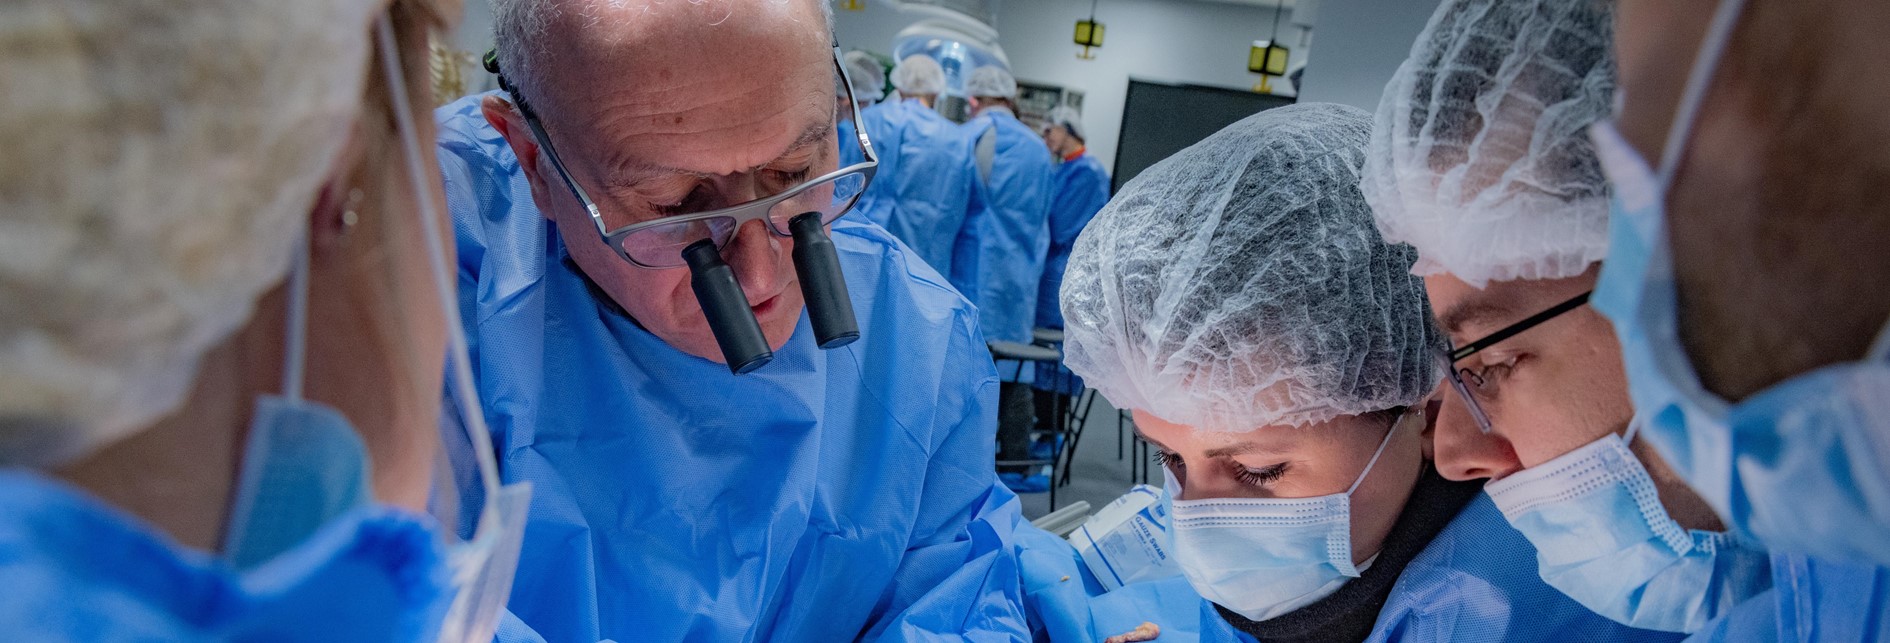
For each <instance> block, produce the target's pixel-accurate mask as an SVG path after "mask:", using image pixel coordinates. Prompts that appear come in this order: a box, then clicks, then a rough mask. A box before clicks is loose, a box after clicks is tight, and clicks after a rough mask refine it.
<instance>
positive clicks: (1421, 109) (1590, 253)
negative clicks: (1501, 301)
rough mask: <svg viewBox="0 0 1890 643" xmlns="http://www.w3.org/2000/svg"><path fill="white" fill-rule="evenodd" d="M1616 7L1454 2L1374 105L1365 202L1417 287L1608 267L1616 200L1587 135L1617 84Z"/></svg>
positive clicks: (1577, 1) (1534, 0)
mask: <svg viewBox="0 0 1890 643" xmlns="http://www.w3.org/2000/svg"><path fill="white" fill-rule="evenodd" d="M1612 5H1613V3H1611V2H1596V1H1589V0H1573V1H1570V0H1520V1H1519V0H1447V1H1446V2H1444V4H1443V5H1442V6H1440V7H1439V8H1438V10H1437V13H1436V14H1435V15H1433V16H1431V21H1430V24H1429V25H1427V26H1426V27H1425V28H1424V32H1423V33H1422V34H1420V35H1419V36H1418V39H1417V44H1415V45H1413V46H1412V48H1411V56H1410V58H1408V59H1406V60H1405V61H1404V64H1403V65H1402V66H1400V67H1399V68H1398V71H1397V73H1396V74H1395V75H1393V77H1392V80H1391V83H1390V84H1389V85H1388V86H1386V88H1385V93H1384V96H1383V98H1381V99H1380V100H1381V102H1380V104H1379V106H1378V114H1377V120H1376V122H1375V124H1374V128H1373V131H1372V144H1371V150H1370V153H1368V154H1367V155H1366V158H1367V159H1370V163H1369V164H1368V165H1367V167H1366V171H1365V182H1364V185H1363V190H1364V192H1365V198H1366V199H1367V200H1368V201H1370V202H1371V204H1372V207H1373V209H1374V210H1375V211H1376V213H1377V216H1378V226H1379V229H1380V230H1381V231H1383V232H1384V234H1385V238H1387V239H1390V240H1391V241H1393V242H1403V243H1409V244H1411V245H1413V246H1416V247H1417V249H1418V255H1419V257H1420V258H1419V264H1418V266H1417V271H1418V273H1419V274H1433V273H1436V272H1449V273H1451V274H1453V275H1455V276H1456V277H1457V278H1459V279H1462V280H1464V281H1466V282H1468V283H1471V284H1473V285H1476V286H1478V287H1481V286H1483V285H1484V284H1485V283H1487V282H1488V281H1492V280H1494V281H1503V280H1510V279H1554V278H1560V277H1569V276H1574V275H1577V274H1580V273H1581V272H1582V271H1584V270H1587V268H1588V266H1589V265H1590V264H1592V263H1594V262H1596V261H1599V260H1601V258H1602V257H1603V256H1604V255H1606V254H1607V249H1608V243H1607V241H1608V221H1607V219H1608V187H1607V182H1606V181H1605V180H1603V178H1602V174H1601V167H1600V164H1599V162H1598V161H1597V160H1596V157H1595V150H1594V145H1593V144H1592V143H1591V142H1590V141H1589V139H1588V136H1587V130H1588V126H1589V125H1590V124H1592V123H1594V122H1595V121H1596V120H1599V119H1601V118H1605V117H1607V115H1608V114H1609V113H1610V107H1611V105H1612V100H1613V94H1614V86H1615V73H1614V61H1613V58H1612V57H1611V54H1610V53H1609V47H1610V43H1611V40H1612V33H1613V32H1612V21H1613V16H1612V9H1611V7H1612Z"/></svg>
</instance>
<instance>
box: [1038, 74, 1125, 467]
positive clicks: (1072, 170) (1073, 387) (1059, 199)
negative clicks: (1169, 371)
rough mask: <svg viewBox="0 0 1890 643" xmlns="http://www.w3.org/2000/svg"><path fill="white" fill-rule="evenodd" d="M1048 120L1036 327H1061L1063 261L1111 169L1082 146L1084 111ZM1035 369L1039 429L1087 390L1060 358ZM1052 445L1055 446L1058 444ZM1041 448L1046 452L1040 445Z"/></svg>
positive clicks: (1061, 112) (1099, 200) (1062, 112)
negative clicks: (1048, 188) (1045, 227)
mask: <svg viewBox="0 0 1890 643" xmlns="http://www.w3.org/2000/svg"><path fill="white" fill-rule="evenodd" d="M1049 120H1050V127H1049V130H1048V131H1046V132H1044V137H1043V140H1044V144H1045V145H1048V146H1049V147H1050V153H1051V154H1054V155H1055V156H1056V157H1057V158H1058V159H1059V161H1058V162H1057V173H1056V191H1055V192H1053V193H1052V196H1051V198H1050V250H1049V252H1048V253H1047V254H1046V255H1045V256H1044V260H1043V280H1042V282H1040V283H1039V284H1038V286H1037V327H1038V328H1050V329H1055V330H1062V329H1063V311H1062V310H1061V309H1060V308H1058V306H1057V291H1058V290H1060V289H1062V287H1063V267H1064V266H1066V265H1068V264H1069V262H1070V248H1071V247H1073V246H1075V245H1076V235H1078V234H1080V233H1082V232H1083V226H1086V225H1089V220H1090V218H1091V217H1094V216H1096V211H1097V210H1101V209H1102V207H1103V204H1104V203H1106V202H1108V201H1109V172H1108V171H1107V170H1104V169H1103V166H1102V161H1099V160H1096V157H1095V156H1094V155H1091V154H1090V153H1089V149H1088V148H1087V147H1085V146H1084V140H1085V139H1084V137H1083V122H1082V115H1081V114H1078V113H1077V112H1076V110H1074V109H1071V108H1069V107H1068V106H1063V107H1058V108H1057V109H1054V110H1051V112H1050V119H1049ZM1036 370H1037V374H1036V377H1035V378H1034V380H1033V381H1032V382H1031V386H1032V388H1035V389H1036V390H1037V394H1036V401H1037V424H1038V428H1039V429H1048V428H1051V426H1050V422H1051V420H1052V418H1055V417H1056V416H1057V414H1058V413H1059V412H1065V411H1067V410H1068V409H1069V408H1070V404H1071V403H1072V401H1071V398H1072V396H1075V395H1076V394H1078V393H1080V392H1081V391H1082V390H1083V379H1082V378H1079V377H1077V376H1076V374H1075V373H1071V372H1070V371H1069V369H1067V368H1064V367H1063V365H1062V364H1060V363H1059V364H1042V363H1040V364H1037V369H1036ZM1049 446H1051V447H1052V449H1051V450H1052V451H1053V452H1054V445H1049ZM1037 454H1038V455H1043V453H1041V450H1039V452H1038V453H1037Z"/></svg>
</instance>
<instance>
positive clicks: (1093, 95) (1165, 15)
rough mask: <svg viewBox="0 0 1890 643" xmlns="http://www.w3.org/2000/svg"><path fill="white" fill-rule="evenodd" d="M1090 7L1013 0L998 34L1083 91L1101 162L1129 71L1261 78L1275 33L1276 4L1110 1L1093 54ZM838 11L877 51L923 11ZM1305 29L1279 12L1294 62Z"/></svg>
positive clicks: (1024, 75)
mask: <svg viewBox="0 0 1890 643" xmlns="http://www.w3.org/2000/svg"><path fill="white" fill-rule="evenodd" d="M1089 7H1090V3H1089V2H1088V0H1007V1H1006V2H1005V3H1004V5H1003V8H1002V11H1001V12H1000V13H999V15H998V24H997V29H998V42H999V44H1000V45H1002V46H1003V47H1004V52H1005V54H1006V55H1008V56H1009V57H1010V59H1011V69H1012V71H1013V73H1015V74H1016V75H1017V77H1018V78H1019V79H1021V80H1027V81H1034V82H1039V83H1046V84H1052V85H1062V86H1065V87H1069V88H1072V89H1079V90H1082V91H1083V93H1084V94H1085V96H1084V98H1083V119H1084V120H1085V121H1086V122H1085V123H1084V125H1085V126H1086V127H1088V128H1089V132H1088V134H1089V141H1088V143H1089V150H1090V153H1092V154H1094V155H1095V156H1096V157H1097V159H1098V160H1101V161H1102V163H1103V167H1113V166H1114V164H1115V154H1116V138H1117V135H1118V134H1119V133H1120V132H1121V129H1122V101H1123V98H1125V97H1126V96H1127V95H1128V89H1129V77H1131V76H1134V77H1136V78H1140V79H1144V80H1152V81H1162V82H1171V83H1191V84H1197V85H1211V86H1217V87H1228V88H1235V89H1251V88H1252V87H1253V85H1254V83H1256V82H1258V81H1259V78H1260V77H1259V75H1257V74H1251V73H1248V72H1247V49H1248V47H1250V46H1251V45H1252V44H1253V41H1254V40H1259V39H1265V38H1266V37H1267V36H1268V35H1270V34H1271V32H1272V28H1273V10H1272V9H1271V8H1266V7H1254V6H1245V5H1234V4H1220V3H1210V2H1189V1H1183V0H1104V1H1103V2H1102V3H1101V6H1100V7H1099V8H1098V9H1097V10H1096V20H1097V21H1098V22H1101V23H1103V25H1104V26H1105V27H1106V28H1107V31H1105V32H1104V34H1103V46H1102V48H1101V49H1097V50H1096V51H1095V55H1096V57H1095V59H1093V60H1080V59H1078V58H1077V57H1076V52H1077V51H1078V49H1079V48H1078V47H1077V46H1076V45H1075V43H1072V42H1071V41H1070V37H1071V31H1072V30H1073V28H1074V27H1075V26H1076V21H1078V20H1082V19H1084V18H1087V17H1089ZM835 13H836V15H835V17H834V18H835V28H836V31H837V32H838V35H839V37H840V45H841V46H842V47H845V48H849V49H855V48H857V49H866V50H868V51H874V52H878V53H890V52H891V50H892V39H893V35H894V34H897V33H898V32H899V30H900V29H904V28H905V27H906V26H907V25H910V24H912V23H913V22H916V21H917V20H918V19H919V16H914V15H910V14H904V13H900V12H898V11H896V10H894V9H892V8H889V7H887V6H886V5H884V4H880V3H879V2H877V1H869V2H867V3H866V10H865V11H836V12H835ZM1413 33H1415V32H1413ZM1300 37H1301V36H1300V29H1299V28H1297V27H1294V26H1292V25H1291V24H1290V21H1289V20H1287V19H1286V18H1282V19H1281V21H1280V41H1281V42H1283V43H1285V44H1287V45H1288V46H1290V47H1292V48H1293V56H1292V58H1293V60H1294V62H1295V63H1297V62H1298V61H1299V60H1301V59H1303V58H1304V57H1305V56H1306V52H1305V51H1304V49H1305V48H1304V47H1300V46H1298V45H1299V42H1300ZM1322 37H1323V36H1322ZM1406 42H1407V44H1408V43H1409V39H1406ZM1321 44H1322V46H1323V43H1321ZM1281 84H1284V81H1281Z"/></svg>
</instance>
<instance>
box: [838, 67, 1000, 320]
mask: <svg viewBox="0 0 1890 643" xmlns="http://www.w3.org/2000/svg"><path fill="white" fill-rule="evenodd" d="M892 83H893V88H895V89H897V90H899V99H898V100H893V101H887V102H885V103H883V104H880V105H875V106H873V107H872V108H871V109H868V110H866V111H864V112H861V113H860V121H861V122H862V126H863V127H865V128H866V133H867V135H868V136H870V137H871V138H872V141H873V150H874V151H875V152H877V153H879V173H878V174H877V175H875V176H874V177H873V183H872V184H871V185H868V186H866V193H865V194H862V195H860V203H859V205H857V206H855V207H854V210H855V211H857V212H858V213H859V214H860V216H863V217H865V218H866V219H868V220H870V221H873V222H874V223H878V224H880V226H882V227H884V228H886V231H887V232H891V233H892V234H893V236H895V237H898V238H899V240H900V241H904V242H905V243H906V245H907V246H908V247H910V248H911V249H912V252H913V255H914V256H916V257H917V258H918V259H920V260H922V261H924V262H925V263H926V264H928V265H930V266H932V269H933V270H936V271H938V273H939V274H942V275H945V276H946V277H947V278H948V279H950V280H951V282H952V285H953V286H954V287H956V288H957V289H958V290H959V292H961V293H963V294H964V295H965V296H966V297H968V298H969V297H975V296H976V295H977V290H976V288H975V286H976V283H975V282H974V281H972V280H971V279H972V274H971V271H972V270H973V268H974V267H975V266H973V265H972V264H970V263H969V262H967V263H966V264H964V265H960V264H957V263H954V258H955V257H956V256H958V254H960V253H961V252H963V250H961V249H960V246H961V245H967V244H973V243H975V242H976V238H975V237H974V236H972V235H969V234H968V233H967V231H966V229H965V221H966V216H967V214H968V212H969V207H970V201H971V191H972V189H973V188H972V181H973V180H974V179H973V177H974V175H973V173H972V168H971V156H970V148H969V147H967V146H966V145H965V141H964V138H963V137H962V136H960V135H959V133H958V126H957V125H956V124H954V123H952V122H951V121H949V120H946V118H945V117H944V116H941V115H939V113H938V112H936V111H933V110H932V104H933V101H934V100H937V98H938V94H939V92H942V91H944V87H945V71H944V69H942V68H940V67H939V64H938V61H936V60H933V59H932V58H931V57H929V56H926V55H923V54H913V55H912V56H908V57H906V59H905V60H901V61H899V66H898V67H895V68H893V72H892Z"/></svg>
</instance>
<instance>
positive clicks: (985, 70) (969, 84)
mask: <svg viewBox="0 0 1890 643" xmlns="http://www.w3.org/2000/svg"><path fill="white" fill-rule="evenodd" d="M965 93H966V94H970V95H972V96H975V97H980V98H983V97H996V98H1017V79H1016V78H1012V77H1011V72H1008V71H1004V68H1002V67H997V66H994V65H985V66H983V67H979V68H977V69H973V70H971V77H969V78H966V79H965Z"/></svg>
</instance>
